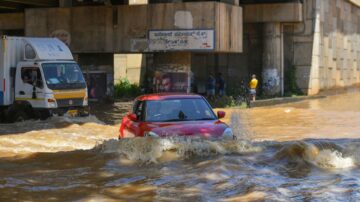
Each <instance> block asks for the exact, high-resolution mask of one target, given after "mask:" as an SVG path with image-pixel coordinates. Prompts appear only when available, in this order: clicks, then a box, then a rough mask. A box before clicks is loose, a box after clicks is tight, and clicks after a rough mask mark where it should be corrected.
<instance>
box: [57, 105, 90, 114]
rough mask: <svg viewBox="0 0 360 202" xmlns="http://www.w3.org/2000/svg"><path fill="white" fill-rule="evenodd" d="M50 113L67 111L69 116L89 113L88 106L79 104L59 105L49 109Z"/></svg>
mask: <svg viewBox="0 0 360 202" xmlns="http://www.w3.org/2000/svg"><path fill="white" fill-rule="evenodd" d="M50 113H51V114H57V115H60V116H62V115H64V114H66V113H68V114H69V115H71V116H88V115H89V113H90V107H89V106H80V107H61V108H56V109H50Z"/></svg>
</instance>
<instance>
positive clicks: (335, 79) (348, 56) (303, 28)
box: [292, 0, 360, 94]
mask: <svg viewBox="0 0 360 202" xmlns="http://www.w3.org/2000/svg"><path fill="white" fill-rule="evenodd" d="M304 8H305V9H304V15H305V18H304V23H299V24H295V25H294V33H293V36H292V38H293V41H292V42H293V43H294V44H293V48H294V55H293V65H294V67H295V68H296V77H297V83H298V86H299V87H300V88H301V89H302V90H303V91H304V92H305V93H308V94H316V93H318V92H319V91H320V90H323V89H330V88H336V87H344V86H351V85H354V84H357V83H360V7H358V6H357V5H356V4H353V3H351V2H350V1H347V0H306V1H304Z"/></svg>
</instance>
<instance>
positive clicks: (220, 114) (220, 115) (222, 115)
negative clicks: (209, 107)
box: [217, 111, 226, 119]
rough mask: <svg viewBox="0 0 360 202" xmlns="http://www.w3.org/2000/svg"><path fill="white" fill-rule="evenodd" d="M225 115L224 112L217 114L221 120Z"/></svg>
mask: <svg viewBox="0 0 360 202" xmlns="http://www.w3.org/2000/svg"><path fill="white" fill-rule="evenodd" d="M225 114H226V113H225V112H224V111H218V112H217V116H218V118H219V119H221V118H224V117H225Z"/></svg>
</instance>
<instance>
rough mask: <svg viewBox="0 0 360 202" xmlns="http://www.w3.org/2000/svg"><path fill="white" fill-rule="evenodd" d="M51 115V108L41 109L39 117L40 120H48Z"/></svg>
mask: <svg viewBox="0 0 360 202" xmlns="http://www.w3.org/2000/svg"><path fill="white" fill-rule="evenodd" d="M50 117H51V113H50V111H49V110H46V109H45V110H41V111H40V112H39V118H40V120H42V121H43V120H46V119H48V118H50Z"/></svg>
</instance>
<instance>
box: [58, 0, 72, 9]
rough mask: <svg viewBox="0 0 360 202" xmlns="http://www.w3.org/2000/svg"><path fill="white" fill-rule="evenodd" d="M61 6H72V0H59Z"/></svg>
mask: <svg viewBox="0 0 360 202" xmlns="http://www.w3.org/2000/svg"><path fill="white" fill-rule="evenodd" d="M59 7H61V8H68V7H72V0H59Z"/></svg>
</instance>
